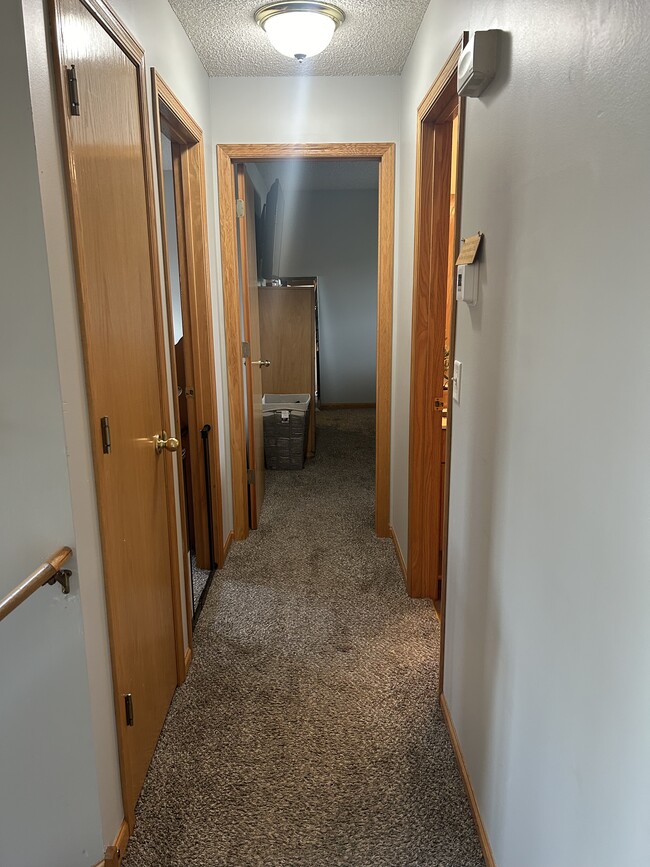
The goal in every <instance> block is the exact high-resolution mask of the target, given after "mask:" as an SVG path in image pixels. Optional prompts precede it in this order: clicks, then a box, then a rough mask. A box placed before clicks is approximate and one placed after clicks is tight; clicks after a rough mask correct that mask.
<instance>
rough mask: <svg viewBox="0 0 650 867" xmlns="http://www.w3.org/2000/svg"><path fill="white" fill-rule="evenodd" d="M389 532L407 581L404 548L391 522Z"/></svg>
mask: <svg viewBox="0 0 650 867" xmlns="http://www.w3.org/2000/svg"><path fill="white" fill-rule="evenodd" d="M388 532H389V533H390V537H391V539H392V540H393V547H394V548H395V553H396V554H397V560H398V562H399V568H400V569H401V570H402V575H403V576H404V580H405V581H406V561H405V560H404V555H403V554H402V549H401V548H400V544H399V541H398V539H397V536H396V535H395V530H393V527H392V525H391V524H389V525H388Z"/></svg>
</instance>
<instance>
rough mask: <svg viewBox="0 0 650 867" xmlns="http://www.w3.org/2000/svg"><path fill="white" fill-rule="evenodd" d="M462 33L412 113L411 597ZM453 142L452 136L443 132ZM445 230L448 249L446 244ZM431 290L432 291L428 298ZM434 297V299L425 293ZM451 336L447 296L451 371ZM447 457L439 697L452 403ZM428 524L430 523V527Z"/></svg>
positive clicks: (425, 556)
mask: <svg viewBox="0 0 650 867" xmlns="http://www.w3.org/2000/svg"><path fill="white" fill-rule="evenodd" d="M467 40H468V33H463V35H462V36H461V38H460V39H459V40H458V42H457V43H456V45H455V46H454V48H453V50H452V52H451V54H450V55H449V58H448V59H447V61H446V63H445V64H444V66H443V68H442V70H441V71H440V73H439V75H438V76H437V78H436V79H435V81H434V82H433V84H432V85H431V87H430V88H429V90H428V92H427V94H426V96H425V97H424V99H423V100H422V102H421V103H420V105H419V107H418V112H417V143H416V184H415V227H414V235H415V248H414V256H413V318H412V331H411V394H410V411H409V470H408V472H409V500H408V502H409V509H408V512H409V523H408V526H409V530H408V537H409V538H408V566H407V573H406V584H407V590H408V593H409V595H410V596H416V597H418V596H426V595H427V593H426V592H425V586H426V579H427V575H429V574H430V571H431V569H432V568H433V564H434V563H435V569H436V580H437V564H438V550H436V551H433V550H432V546H431V544H430V534H429V532H428V528H429V527H431V526H437V525H438V522H439V519H440V513H439V511H438V510H439V508H440V506H439V505H438V506H435V505H432V503H435V502H436V498H439V493H438V491H439V486H438V489H437V491H435V490H434V491H433V493H432V487H431V485H430V480H429V474H428V473H427V472H424V471H423V469H424V468H425V467H426V466H428V465H431V463H430V462H432V461H437V462H438V463H439V461H440V455H439V454H438V453H434V452H435V448H434V447H433V446H432V444H431V440H430V437H429V436H428V425H427V424H426V416H427V414H428V413H431V412H432V410H431V402H432V399H433V397H435V396H436V389H437V387H438V386H437V385H436V383H435V381H434V377H435V375H436V373H437V371H432V370H431V367H432V365H430V364H429V363H428V362H429V359H428V348H429V345H430V335H431V332H432V329H433V328H436V327H438V328H439V327H442V328H443V329H444V328H445V317H446V307H447V287H448V278H449V265H450V263H449V258H450V256H449V253H451V252H452V249H453V253H452V257H453V260H454V261H455V257H456V253H457V250H458V242H459V237H460V201H461V193H462V188H461V181H462V163H463V129H464V109H465V101H464V100H463V99H462V98H461V97H460V96H458V92H457V85H456V78H457V71H458V61H459V58H460V54H461V51H462V49H463V47H464V46H465V45H466V44H467ZM454 102H455V103H456V104H455V110H457V112H458V140H457V150H456V155H455V157H456V178H455V180H456V200H455V201H456V215H455V238H454V244H453V248H452V246H451V244H450V239H449V207H448V202H449V196H448V195H447V196H446V201H447V206H446V209H445V210H444V211H442V213H441V212H440V210H439V208H438V207H437V203H438V202H439V201H440V195H441V189H440V182H442V184H443V189H442V195H443V197H444V189H445V188H444V184H445V183H448V182H446V181H445V178H449V176H450V173H451V170H452V165H453V155H452V146H451V145H450V147H449V152H448V154H445V165H444V167H443V170H442V171H440V167H439V166H438V171H436V166H435V164H434V159H433V158H432V156H433V144H434V131H435V127H436V125H439V127H438V128H440V126H442V125H445V124H447V125H448V124H449V116H450V111H449V109H450V106H451V104H452V103H454ZM449 136H450V137H451V131H449ZM445 233H446V244H445V243H444V239H445ZM441 234H442V236H443V247H444V249H445V250H446V251H448V252H447V255H444V256H437V257H434V256H432V250H433V249H435V245H436V238H438V246H440V236H441ZM432 289H433V293H432ZM432 294H433V300H431V295H432ZM455 332H456V301H455V295H453V294H452V312H451V327H450V334H449V366H450V369H452V367H453V361H454V350H455ZM447 403H448V407H447V456H446V462H445V471H444V472H445V475H444V494H443V502H442V509H443V520H442V534H441V536H442V538H441V539H440V544H441V546H442V593H441V600H440V677H439V683H438V692H439V693H440V694H442V689H443V677H444V647H445V614H446V602H447V581H446V573H447V526H448V521H449V478H450V468H451V461H450V455H451V443H452V423H453V400H451V399H448V401H447ZM433 522H436V523H435V524H434V523H433Z"/></svg>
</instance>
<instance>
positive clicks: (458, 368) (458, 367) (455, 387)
mask: <svg viewBox="0 0 650 867" xmlns="http://www.w3.org/2000/svg"><path fill="white" fill-rule="evenodd" d="M462 372H463V365H462V364H461V362H460V361H454V376H453V378H452V380H451V383H452V392H451V393H452V396H453V398H454V400H455V401H456V403H460V376H461V374H462Z"/></svg>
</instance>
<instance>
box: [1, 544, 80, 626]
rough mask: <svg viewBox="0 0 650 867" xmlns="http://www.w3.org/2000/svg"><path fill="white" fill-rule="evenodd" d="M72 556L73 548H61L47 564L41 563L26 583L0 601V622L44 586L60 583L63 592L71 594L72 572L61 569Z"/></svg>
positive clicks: (23, 582) (22, 583)
mask: <svg viewBox="0 0 650 867" xmlns="http://www.w3.org/2000/svg"><path fill="white" fill-rule="evenodd" d="M71 556H72V548H67V547H66V548H59V550H58V551H55V552H54V554H52V556H51V557H49V558H48V559H47V560H46V561H45V563H41V565H40V566H39V567H38V569H37V570H36V571H35V572H32V574H31V575H30V576H29V577H28V578H25V580H24V581H22V582H21V583H20V584H19V585H18V586H17V587H15V588H14V589H13V590H12V591H11V593H9V594H8V595H7V596H5V598H4V599H0V620H4V618H5V617H6V616H7V615H8V614H11V612H12V611H13V610H14V609H15V608H18V606H19V605H20V604H21V602H24V601H25V599H28V598H29V597H30V596H31V595H32V593H35V592H36V590H38V588H39V587H42V586H43V585H44V584H54V583H55V581H58V582H59V583H60V584H61V586H62V587H63V592H64V593H69V592H70V585H69V582H68V578H69V577H70V572H69V571H68V570H67V569H61V567H62V566H63V564H64V563H65V562H66V560H69V559H70V557H71Z"/></svg>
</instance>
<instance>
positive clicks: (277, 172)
mask: <svg viewBox="0 0 650 867" xmlns="http://www.w3.org/2000/svg"><path fill="white" fill-rule="evenodd" d="M255 165H256V166H257V169H258V170H259V172H260V174H261V175H262V178H263V180H264V183H265V184H266V186H267V188H268V187H270V186H271V184H272V183H273V181H274V180H275V179H276V178H279V179H280V186H281V187H282V189H283V191H284V192H285V193H289V194H290V193H292V192H295V191H306V190H308V191H310V192H313V191H316V190H376V189H377V188H378V186H379V164H378V163H376V162H373V161H372V160H302V159H291V160H267V161H265V162H259V163H255Z"/></svg>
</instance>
